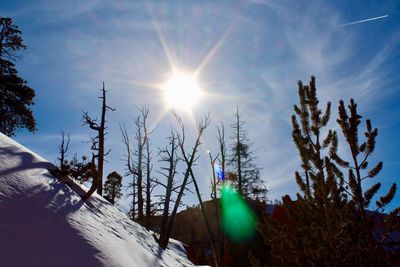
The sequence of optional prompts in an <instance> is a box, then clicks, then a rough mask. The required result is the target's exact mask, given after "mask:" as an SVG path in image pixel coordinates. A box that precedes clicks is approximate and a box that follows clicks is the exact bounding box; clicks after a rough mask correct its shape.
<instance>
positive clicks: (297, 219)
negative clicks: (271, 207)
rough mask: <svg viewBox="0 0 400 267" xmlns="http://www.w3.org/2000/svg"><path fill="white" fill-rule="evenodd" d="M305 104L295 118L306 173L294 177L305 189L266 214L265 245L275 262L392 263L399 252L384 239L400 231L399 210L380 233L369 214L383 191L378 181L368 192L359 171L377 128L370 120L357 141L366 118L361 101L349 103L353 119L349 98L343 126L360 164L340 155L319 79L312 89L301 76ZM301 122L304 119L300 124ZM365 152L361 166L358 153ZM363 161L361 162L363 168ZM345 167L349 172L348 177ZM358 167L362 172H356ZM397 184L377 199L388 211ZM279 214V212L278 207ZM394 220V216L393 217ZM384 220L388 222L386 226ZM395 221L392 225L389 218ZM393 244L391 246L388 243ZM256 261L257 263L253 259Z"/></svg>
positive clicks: (263, 226) (262, 227) (341, 120)
mask: <svg viewBox="0 0 400 267" xmlns="http://www.w3.org/2000/svg"><path fill="white" fill-rule="evenodd" d="M298 88H299V100H300V103H299V106H297V105H295V106H294V111H295V113H296V115H297V116H296V115H293V117H292V124H293V132H292V136H293V140H294V142H295V144H296V146H297V148H298V150H299V154H300V157H301V161H302V166H301V167H302V169H303V171H302V173H301V174H300V172H296V174H295V177H296V182H297V183H298V185H299V187H300V190H301V194H300V193H298V194H297V200H295V201H292V200H291V198H290V197H289V196H285V197H283V204H282V207H278V208H277V210H276V211H275V214H274V216H273V218H271V217H268V216H265V221H264V223H261V224H259V231H260V232H261V233H262V235H263V236H264V240H265V243H266V244H267V245H268V246H270V248H271V251H270V254H271V257H272V259H271V262H270V263H269V264H270V265H276V266H299V265H301V266H387V265H390V260H391V259H393V255H390V252H388V251H387V250H385V248H384V243H383V242H384V240H385V238H387V236H388V235H387V233H389V232H390V233H389V235H390V234H391V233H393V231H395V229H399V226H398V224H399V221H398V217H397V216H398V209H396V210H394V211H393V212H392V213H391V214H390V215H389V216H387V219H386V220H385V221H388V223H387V227H386V231H385V232H386V234H384V235H382V237H380V236H377V231H376V229H375V228H374V222H373V221H374V217H373V216H374V214H375V213H372V214H371V213H367V211H366V207H367V206H368V204H369V202H370V200H371V198H372V196H373V195H374V194H375V193H376V191H377V190H378V189H379V185H374V186H373V187H372V188H371V189H369V190H367V191H366V192H365V193H364V194H362V188H361V181H362V179H363V178H361V176H360V175H359V174H357V173H358V172H359V171H360V170H361V169H365V168H366V166H367V165H366V163H365V162H366V159H367V158H368V156H369V155H370V154H371V153H372V152H373V150H374V145H375V137H376V135H377V130H376V129H374V130H373V129H372V127H371V124H370V122H368V121H367V132H366V137H367V140H366V142H365V143H363V144H362V145H361V146H358V125H359V124H360V119H361V116H359V115H358V114H357V112H356V104H355V102H354V101H353V100H352V101H351V102H350V106H349V109H350V113H351V116H350V117H348V116H347V114H346V110H345V108H344V103H343V101H341V102H340V104H339V119H338V123H339V125H340V126H341V128H342V131H343V132H344V135H345V139H346V142H347V144H348V145H349V146H350V150H351V156H352V158H353V161H354V166H352V165H351V164H350V163H349V162H346V161H345V160H343V159H342V158H341V157H340V156H339V155H338V153H337V152H338V149H337V148H338V137H337V134H336V132H335V131H333V130H328V131H326V133H327V134H326V136H325V138H322V131H323V128H324V127H325V126H326V125H327V123H328V121H329V118H330V103H329V102H328V104H327V106H326V110H325V112H324V113H322V111H321V110H320V109H319V100H318V98H317V94H316V86H315V78H314V77H311V81H310V84H309V86H304V85H303V84H302V83H301V82H300V81H299V83H298ZM298 119H299V121H300V123H299V122H298ZM360 152H361V153H363V154H364V157H363V160H362V161H361V163H359V162H358V161H357V155H358V154H360ZM357 166H358V167H357ZM381 167H382V163H378V164H377V165H376V166H375V167H374V168H373V169H372V170H371V171H370V172H368V174H367V176H365V177H373V176H375V175H376V174H377V173H378V172H379V170H380V168H381ZM343 169H345V170H348V173H349V177H348V178H347V179H346V178H345V176H344V174H343V171H342V170H343ZM354 172H356V174H354ZM395 190H396V186H395V185H394V186H392V188H391V189H390V191H389V193H388V194H387V195H386V196H384V197H382V198H381V199H380V200H379V201H378V202H377V207H378V208H382V207H383V206H384V205H386V204H388V203H389V202H390V201H391V199H393V196H394V193H395ZM277 211H279V212H277ZM393 218H395V219H393ZM385 221H382V223H384V224H385V223H386V222H385ZM389 221H390V222H389ZM385 245H388V244H385ZM252 260H253V262H254V263H255V264H256V265H259V262H258V263H257V261H256V260H254V259H252Z"/></svg>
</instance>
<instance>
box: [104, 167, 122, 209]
mask: <svg viewBox="0 0 400 267" xmlns="http://www.w3.org/2000/svg"><path fill="white" fill-rule="evenodd" d="M121 189H122V176H121V175H120V174H119V173H117V172H116V171H113V172H111V173H110V174H108V175H107V180H106V182H105V183H104V194H105V196H104V197H105V199H107V200H108V201H109V202H110V203H111V204H114V203H115V201H116V200H117V199H119V198H121V197H122V192H121Z"/></svg>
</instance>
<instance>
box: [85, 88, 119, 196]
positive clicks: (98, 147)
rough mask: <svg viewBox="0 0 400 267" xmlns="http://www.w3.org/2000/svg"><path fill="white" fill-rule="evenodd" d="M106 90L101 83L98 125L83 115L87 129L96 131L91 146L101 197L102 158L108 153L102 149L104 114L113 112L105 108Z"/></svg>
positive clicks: (104, 131)
mask: <svg viewBox="0 0 400 267" xmlns="http://www.w3.org/2000/svg"><path fill="white" fill-rule="evenodd" d="M106 92H107V91H106V89H105V85H104V82H103V88H102V96H100V97H99V98H100V99H102V106H101V120H100V124H99V123H98V122H97V120H96V119H92V118H91V117H90V116H89V115H88V113H87V112H84V113H83V118H82V120H83V123H84V124H87V125H89V128H90V129H92V130H94V131H96V133H97V136H96V137H94V138H93V139H95V140H92V141H93V145H92V150H94V151H97V154H96V158H97V173H98V175H97V179H98V181H96V183H97V186H98V187H97V193H98V194H99V195H100V196H102V195H103V167H104V158H105V156H106V155H108V153H109V152H110V150H109V151H107V152H105V149H104V144H105V135H106V129H107V127H106V122H107V121H106V112H107V110H111V111H114V110H115V109H113V108H111V107H109V106H107V102H106Z"/></svg>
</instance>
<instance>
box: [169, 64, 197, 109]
mask: <svg viewBox="0 0 400 267" xmlns="http://www.w3.org/2000/svg"><path fill="white" fill-rule="evenodd" d="M162 89H163V91H164V97H165V102H166V105H167V107H168V108H174V109H180V110H185V111H191V110H192V108H193V107H194V106H196V104H197V103H198V102H199V101H200V99H201V98H202V96H203V91H202V89H201V87H200V85H199V84H198V82H197V77H196V75H194V74H190V73H184V72H181V71H175V72H173V73H172V74H171V75H170V76H169V78H168V79H167V81H166V82H165V83H164V84H163V86H162Z"/></svg>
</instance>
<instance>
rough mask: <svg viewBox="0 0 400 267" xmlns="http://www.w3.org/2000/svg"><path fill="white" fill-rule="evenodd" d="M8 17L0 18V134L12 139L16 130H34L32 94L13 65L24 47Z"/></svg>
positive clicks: (32, 90) (18, 32)
mask: <svg viewBox="0 0 400 267" xmlns="http://www.w3.org/2000/svg"><path fill="white" fill-rule="evenodd" d="M21 34H22V33H21V31H20V30H19V28H18V26H16V25H14V24H13V22H12V19H11V18H5V17H1V16H0V132H2V133H4V134H5V135H8V136H13V135H14V134H15V132H16V131H17V130H18V129H19V128H26V129H28V130H29V131H30V132H34V131H36V120H35V118H34V117H33V113H32V105H33V104H34V102H33V99H34V97H35V91H34V89H33V88H31V87H29V86H28V85H27V83H26V81H25V80H23V79H22V78H21V77H19V75H18V71H17V69H16V67H15V64H14V63H15V62H16V61H17V60H18V52H19V51H22V50H25V49H26V46H25V44H24V42H23V40H22V37H21Z"/></svg>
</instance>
